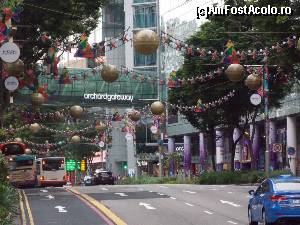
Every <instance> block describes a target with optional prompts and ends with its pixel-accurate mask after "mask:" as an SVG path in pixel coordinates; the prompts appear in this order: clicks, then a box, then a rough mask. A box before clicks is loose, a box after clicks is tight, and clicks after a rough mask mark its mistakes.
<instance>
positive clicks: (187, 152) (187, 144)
mask: <svg viewBox="0 0 300 225" xmlns="http://www.w3.org/2000/svg"><path fill="white" fill-rule="evenodd" d="M183 143H184V155H183V160H184V172H185V175H186V176H189V175H190V169H191V160H192V158H191V137H190V136H187V135H184V137H183Z"/></svg>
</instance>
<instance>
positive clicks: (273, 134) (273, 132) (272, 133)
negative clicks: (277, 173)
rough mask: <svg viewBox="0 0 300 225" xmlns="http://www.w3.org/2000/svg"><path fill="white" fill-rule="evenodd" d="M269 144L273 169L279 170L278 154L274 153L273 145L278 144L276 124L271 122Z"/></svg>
mask: <svg viewBox="0 0 300 225" xmlns="http://www.w3.org/2000/svg"><path fill="white" fill-rule="evenodd" d="M269 143H270V165H271V166H272V167H273V169H277V163H276V161H277V160H276V154H274V152H273V144H274V143H276V122H275V121H270V131H269Z"/></svg>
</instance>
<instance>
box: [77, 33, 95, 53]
mask: <svg viewBox="0 0 300 225" xmlns="http://www.w3.org/2000/svg"><path fill="white" fill-rule="evenodd" d="M74 56H75V57H81V58H87V59H91V58H94V54H93V52H92V48H91V46H90V44H89V43H88V37H87V36H86V34H83V35H82V36H81V37H80V42H79V45H78V50H77V52H76V53H75V55H74Z"/></svg>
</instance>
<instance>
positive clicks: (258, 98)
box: [250, 94, 262, 105]
mask: <svg viewBox="0 0 300 225" xmlns="http://www.w3.org/2000/svg"><path fill="white" fill-rule="evenodd" d="M261 100H262V99H261V96H260V95H259V94H253V95H251V97H250V101H251V103H252V104H253V105H259V104H260V103H261Z"/></svg>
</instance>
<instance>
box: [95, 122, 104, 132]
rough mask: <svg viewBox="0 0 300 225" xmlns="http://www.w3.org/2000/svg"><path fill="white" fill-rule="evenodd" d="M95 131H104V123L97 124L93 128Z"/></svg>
mask: <svg viewBox="0 0 300 225" xmlns="http://www.w3.org/2000/svg"><path fill="white" fill-rule="evenodd" d="M95 129H96V130H97V131H104V130H105V129H106V125H105V123H102V122H100V123H97V124H96V126H95Z"/></svg>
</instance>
